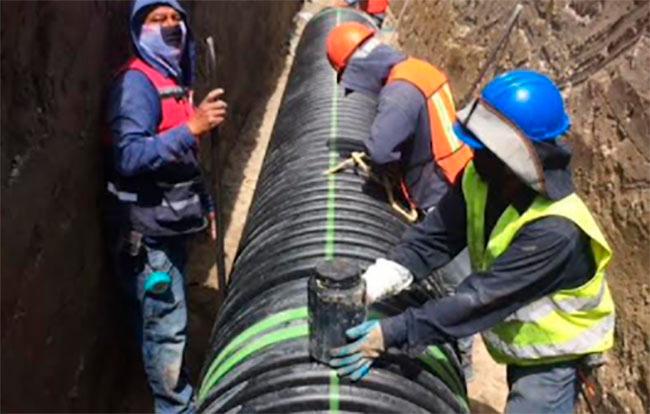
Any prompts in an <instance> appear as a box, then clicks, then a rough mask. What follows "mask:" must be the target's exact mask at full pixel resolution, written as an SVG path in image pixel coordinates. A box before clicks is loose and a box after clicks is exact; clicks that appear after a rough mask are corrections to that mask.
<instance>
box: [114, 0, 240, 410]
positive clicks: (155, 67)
mask: <svg viewBox="0 0 650 414" xmlns="http://www.w3.org/2000/svg"><path fill="white" fill-rule="evenodd" d="M130 28H131V41H132V43H133V44H132V46H133V48H132V49H133V52H134V56H133V57H132V58H131V59H130V60H129V61H128V62H127V63H126V64H125V65H124V66H123V67H122V68H121V69H119V70H118V71H117V73H116V75H115V77H114V79H113V83H112V85H111V88H110V93H109V97H108V114H107V122H108V126H109V128H110V134H109V135H108V137H107V139H106V140H105V144H106V145H105V155H106V157H105V158H106V167H107V168H106V169H107V171H106V176H107V180H108V182H107V184H106V202H105V203H106V211H107V221H108V229H109V232H108V233H109V238H110V240H109V244H110V247H111V251H112V254H113V261H114V266H115V271H116V273H117V276H119V278H120V279H121V281H122V284H123V286H124V287H125V290H126V292H127V293H128V294H129V295H130V298H131V299H133V302H134V303H137V312H136V316H137V317H136V321H137V323H136V325H137V337H138V339H139V340H140V342H141V347H142V357H143V362H144V368H145V371H146V374H147V378H148V381H149V386H150V388H151V390H152V393H153V397H154V404H155V410H156V412H165V413H187V412H194V391H193V387H192V386H191V385H190V383H189V379H188V375H187V373H186V371H185V368H184V354H185V347H186V342H187V305H186V300H185V275H184V269H185V264H186V261H187V246H186V245H187V241H188V239H189V237H190V236H191V235H192V234H195V233H197V232H200V231H204V230H206V229H207V230H208V231H209V232H210V234H211V236H212V238H213V239H216V235H217V233H216V232H217V230H218V229H217V228H216V225H215V219H214V218H215V208H216V207H215V206H214V204H213V202H212V199H211V197H210V194H209V191H208V190H207V187H206V184H205V182H204V178H203V176H202V173H201V168H200V164H199V160H200V157H199V153H198V152H199V142H200V140H201V139H202V138H203V137H205V136H207V133H208V132H210V131H211V130H213V129H214V128H216V127H217V126H219V125H220V124H221V123H222V122H223V121H224V119H225V117H226V114H227V104H226V103H225V102H224V101H223V100H222V96H223V90H222V89H219V88H218V89H214V90H212V91H210V92H209V93H208V95H207V96H206V97H205V99H203V101H202V102H201V103H200V104H199V106H198V107H195V106H194V105H193V102H192V97H193V93H192V90H191V86H192V81H193V76H194V57H195V56H194V39H193V37H192V32H191V30H190V27H189V24H188V18H187V15H186V13H185V11H184V10H183V8H182V7H181V6H180V4H179V3H178V2H177V1H174V0H170V1H161V0H141V1H140V0H138V1H135V2H134V4H133V10H132V13H131V24H130Z"/></svg>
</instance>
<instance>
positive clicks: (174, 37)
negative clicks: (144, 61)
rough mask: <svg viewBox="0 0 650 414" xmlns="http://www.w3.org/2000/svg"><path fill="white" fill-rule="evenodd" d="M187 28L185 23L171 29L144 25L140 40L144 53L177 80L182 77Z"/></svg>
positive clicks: (156, 25) (155, 25)
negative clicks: (182, 58) (181, 65)
mask: <svg viewBox="0 0 650 414" xmlns="http://www.w3.org/2000/svg"><path fill="white" fill-rule="evenodd" d="M186 37H187V28H186V27H185V23H184V22H180V24H179V25H178V26H174V27H171V28H162V27H161V26H160V25H159V24H149V25H143V26H142V31H141V32H140V37H139V39H138V41H139V43H140V48H141V50H142V52H143V53H146V54H148V55H149V56H148V57H149V58H151V59H154V60H155V61H156V62H157V63H159V64H160V65H161V66H163V67H164V68H165V69H167V70H168V71H169V72H170V73H171V74H172V75H174V77H175V78H176V79H180V77H181V67H180V64H181V56H182V54H183V49H184V48H185V40H186Z"/></svg>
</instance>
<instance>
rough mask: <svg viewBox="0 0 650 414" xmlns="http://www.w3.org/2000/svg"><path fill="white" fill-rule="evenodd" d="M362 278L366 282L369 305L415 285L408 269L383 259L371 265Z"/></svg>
mask: <svg viewBox="0 0 650 414" xmlns="http://www.w3.org/2000/svg"><path fill="white" fill-rule="evenodd" d="M361 277H362V278H363V280H365V281H366V303H367V304H370V303H372V302H375V301H376V300H378V299H381V298H383V297H386V296H392V295H396V294H398V293H399V292H401V291H402V290H404V289H406V288H408V287H409V286H410V285H411V283H413V275H412V274H411V272H410V271H409V270H408V269H407V268H405V267H404V266H402V265H401V264H399V263H396V262H393V261H391V260H387V259H381V258H380V259H377V261H375V263H374V264H372V265H370V267H369V268H368V270H366V271H365V272H364V274H363V275H361Z"/></svg>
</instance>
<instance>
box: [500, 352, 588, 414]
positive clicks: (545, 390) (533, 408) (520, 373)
mask: <svg viewBox="0 0 650 414" xmlns="http://www.w3.org/2000/svg"><path fill="white" fill-rule="evenodd" d="M579 364H580V362H579V361H570V362H562V363H556V364H548V365H540V366H534V367H520V366H514V365H508V373H507V376H508V388H509V389H510V393H509V394H508V402H507V404H506V413H508V414H518V413H522V414H524V413H525V414H535V413H544V414H546V413H552V414H570V413H573V412H574V408H575V401H576V399H577V397H578V392H579V391H580V388H579V387H580V381H579V376H578V369H579Z"/></svg>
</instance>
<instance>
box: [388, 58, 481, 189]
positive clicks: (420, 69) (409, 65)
mask: <svg viewBox="0 0 650 414" xmlns="http://www.w3.org/2000/svg"><path fill="white" fill-rule="evenodd" d="M397 80H401V81H406V82H409V83H411V84H413V85H414V86H415V87H417V88H418V89H419V90H420V92H422V94H423V95H424V97H425V99H426V100H427V112H428V113H429V125H430V128H431V152H432V153H433V157H434V160H435V162H436V164H437V165H438V167H439V168H440V169H441V170H442V172H443V174H444V176H445V178H446V179H447V181H448V182H450V183H452V184H455V183H456V182H457V181H458V179H459V177H460V176H461V173H462V172H463V169H464V168H465V166H466V165H467V163H469V161H470V160H471V159H472V156H473V154H472V150H471V149H470V148H469V147H468V146H467V145H465V144H464V143H463V142H462V141H460V140H459V139H458V137H456V134H454V130H453V126H454V123H455V122H456V108H455V106H454V100H453V97H452V95H451V90H450V89H449V82H448V81H447V76H446V75H445V74H444V73H443V72H442V71H440V70H439V69H438V68H436V67H435V66H433V65H431V64H430V63H428V62H425V61H423V60H420V59H415V58H408V59H406V60H405V61H403V62H401V63H398V64H397V65H395V66H394V67H393V69H392V70H391V72H390V74H389V76H388V81H387V83H389V82H394V81H397Z"/></svg>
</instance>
